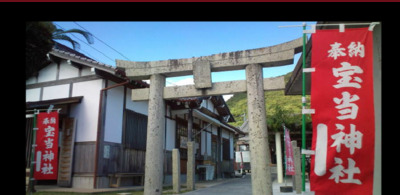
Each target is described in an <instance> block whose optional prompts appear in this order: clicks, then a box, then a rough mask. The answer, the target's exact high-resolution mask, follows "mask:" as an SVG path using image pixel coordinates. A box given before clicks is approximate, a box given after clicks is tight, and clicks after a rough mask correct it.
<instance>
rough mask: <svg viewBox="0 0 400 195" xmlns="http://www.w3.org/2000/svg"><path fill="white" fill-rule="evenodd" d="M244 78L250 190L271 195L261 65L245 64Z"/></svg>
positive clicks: (269, 157) (269, 159)
mask: <svg viewBox="0 0 400 195" xmlns="http://www.w3.org/2000/svg"><path fill="white" fill-rule="evenodd" d="M246 80H247V114H248V120H249V137H250V156H251V182H252V184H251V186H252V192H253V194H267V195H272V182H271V168H270V164H271V156H270V152H269V145H268V130H267V116H266V109H265V99H264V83H263V71H262V66H261V65H259V64H250V65H247V66H246Z"/></svg>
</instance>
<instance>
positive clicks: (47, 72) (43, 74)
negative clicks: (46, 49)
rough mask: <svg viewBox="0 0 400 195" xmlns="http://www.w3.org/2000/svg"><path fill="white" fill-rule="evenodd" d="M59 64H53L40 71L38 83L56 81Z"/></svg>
mask: <svg viewBox="0 0 400 195" xmlns="http://www.w3.org/2000/svg"><path fill="white" fill-rule="evenodd" d="M56 73H57V64H56V63H51V64H50V65H48V66H46V67H44V68H43V69H41V70H40V71H39V77H38V83H41V82H46V81H54V80H56V78H57V74H56Z"/></svg>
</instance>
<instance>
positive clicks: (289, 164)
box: [284, 127, 295, 175]
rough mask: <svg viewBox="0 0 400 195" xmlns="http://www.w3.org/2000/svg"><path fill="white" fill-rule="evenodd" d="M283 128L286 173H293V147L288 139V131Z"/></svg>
mask: <svg viewBox="0 0 400 195" xmlns="http://www.w3.org/2000/svg"><path fill="white" fill-rule="evenodd" d="M284 129H285V152H286V155H285V156H286V171H285V172H286V175H295V172H294V157H293V147H292V142H291V140H290V135H289V131H288V129H287V128H286V127H284Z"/></svg>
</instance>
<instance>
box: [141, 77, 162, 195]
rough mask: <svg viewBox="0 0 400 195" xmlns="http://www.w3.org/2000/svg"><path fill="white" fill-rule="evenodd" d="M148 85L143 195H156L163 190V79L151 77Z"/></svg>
mask: <svg viewBox="0 0 400 195" xmlns="http://www.w3.org/2000/svg"><path fill="white" fill-rule="evenodd" d="M150 83H151V84H150V91H149V108H148V122H147V143H146V161H145V177H144V194H147V195H153V194H154V195H158V194H161V193H162V190H163V189H162V187H163V185H162V180H163V177H162V175H163V168H164V166H163V163H164V158H163V156H164V153H163V151H164V150H163V147H164V137H165V101H164V98H163V89H164V87H165V77H164V76H162V75H160V74H154V75H151V76H150Z"/></svg>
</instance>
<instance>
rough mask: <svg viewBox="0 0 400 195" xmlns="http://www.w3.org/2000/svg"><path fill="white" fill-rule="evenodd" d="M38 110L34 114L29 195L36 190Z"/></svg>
mask: <svg viewBox="0 0 400 195" xmlns="http://www.w3.org/2000/svg"><path fill="white" fill-rule="evenodd" d="M36 115H37V114H36V110H35V111H34V113H33V129H32V153H31V167H30V172H29V186H28V191H29V194H30V195H31V194H32V193H33V192H34V191H35V190H34V181H35V178H34V177H33V171H34V164H35V147H36V130H37V126H36Z"/></svg>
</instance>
